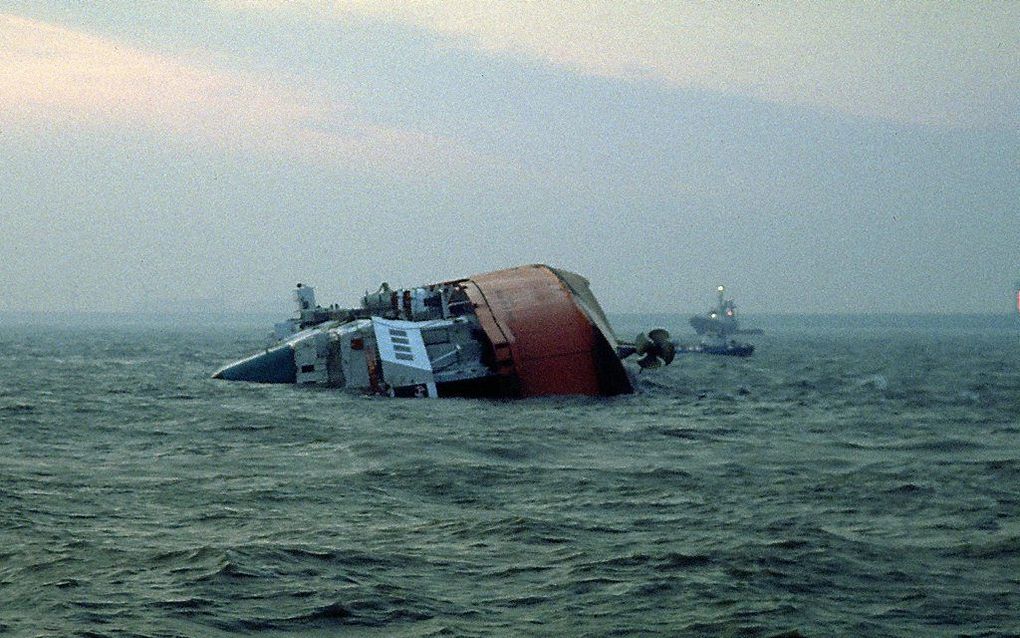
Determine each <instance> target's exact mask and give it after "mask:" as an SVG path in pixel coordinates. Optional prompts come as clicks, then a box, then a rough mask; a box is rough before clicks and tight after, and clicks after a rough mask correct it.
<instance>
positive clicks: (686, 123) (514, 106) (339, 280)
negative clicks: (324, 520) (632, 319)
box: [0, 1, 1020, 312]
mask: <svg viewBox="0 0 1020 638" xmlns="http://www.w3.org/2000/svg"><path fill="white" fill-rule="evenodd" d="M1018 24H1020V11H1018V10H1017V9H1016V8H1015V5H1013V4H1008V3H998V4H983V3H967V4H962V3H947V4H937V3H917V4H914V3H906V4H901V3H892V4H889V3H881V4H875V5H871V4H861V3H849V4H830V3H826V4H821V5H818V4H806V5H797V4H771V3H770V4H767V5H764V7H747V6H743V5H719V6H716V7H712V8H704V7H699V6H697V5H681V4H677V3H643V4H635V3H625V4H623V5H621V4H618V3H587V2H586V3H548V4H545V3H534V4H533V3H527V4H517V3H493V4H488V3H477V2H447V3H421V4H414V5H411V6H410V7H408V6H406V5H405V3H397V2H393V3H386V2H381V3H375V2H374V3H367V2H366V3H362V2H351V3H328V2H308V3H278V2H268V1H247V2H245V1H223V2H207V3H202V2H194V3H160V4H158V5H156V6H147V5H145V4H143V3H137V5H135V4H134V3H132V5H130V6H129V5H120V6H118V7H117V8H103V7H102V6H100V7H98V8H90V9H89V10H85V9H84V8H82V9H75V8H67V7H66V6H64V5H63V4H61V3H36V2H33V3H28V2H25V3H15V5H14V8H13V9H11V10H10V13H8V14H6V15H3V14H0V48H2V49H3V50H4V55H2V56H0V148H2V150H3V153H4V161H3V162H2V163H0V236H2V238H3V239H2V249H0V250H2V253H3V258H2V259H0V310H31V309H53V308H58V307H64V306H67V307H71V308H74V309H82V310H102V309H110V310H129V309H131V308H133V307H137V306H139V305H146V304H156V303H165V302H174V301H186V300H189V299H209V298H214V297H218V296H221V295H222V296H223V297H224V298H225V299H226V300H227V301H226V303H227V305H228V306H229V307H231V308H245V307H261V308H264V307H267V306H269V307H273V306H279V305H283V306H284V307H286V300H287V294H288V290H289V288H290V287H291V286H292V285H293V283H294V282H296V281H299V280H300V281H307V282H309V283H314V284H315V285H316V286H317V287H318V289H319V292H320V298H321V299H322V300H323V301H339V302H343V303H352V302H354V300H355V297H356V296H357V295H358V294H359V293H360V292H361V291H363V290H364V289H366V288H374V287H375V286H376V285H377V284H378V282H380V281H382V280H384V279H385V280H387V281H389V282H391V283H393V284H395V285H401V284H416V283H423V282H426V281H431V280H436V279H441V278H447V277H455V276H461V275H467V274H471V273H474V272H480V271H483V270H487V269H492V268H499V267H504V266H510V265H516V264H518V263H524V262H533V261H540V262H546V263H550V264H553V265H556V266H560V267H564V268H568V269H572V270H576V271H578V272H581V273H582V274H584V275H586V276H587V277H588V278H589V279H591V281H592V283H593V286H594V288H595V290H596V292H597V293H598V294H599V297H600V299H602V301H603V302H604V304H605V305H606V306H607V307H608V308H609V309H611V310H628V309H633V310H662V311H672V310H677V311H688V310H691V309H700V308H701V307H702V306H704V305H705V304H706V303H707V302H708V301H709V300H710V298H711V294H712V289H713V288H714V286H715V285H716V284H717V283H727V284H728V285H729V286H730V289H731V290H732V291H733V292H734V293H735V294H736V295H738V302H742V305H743V306H744V308H745V309H747V310H758V311H793V310H797V309H806V310H809V311H819V312H825V311H829V312H848V311H851V312H852V311H918V312H931V311H934V312H959V311H963V312H966V311H982V310H1001V311H1006V310H1008V309H1009V307H1010V297H1009V294H1008V293H1009V287H1010V286H1011V284H1012V283H1013V282H1014V281H1015V280H1017V279H1020V252H1018V250H1017V243H1018V240H1020V204H1018V201H1020V178H1018V172H1017V169H1018V164H1020V162H1018V160H1020V106H1018V100H1020V98H1018V96H1020V79H1018V72H1017V68H1016V66H1017V65H1016V60H1017V59H1020V35H1018V30H1020V27H1018V26H1017V25H1018Z"/></svg>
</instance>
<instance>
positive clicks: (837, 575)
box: [0, 326, 1020, 638]
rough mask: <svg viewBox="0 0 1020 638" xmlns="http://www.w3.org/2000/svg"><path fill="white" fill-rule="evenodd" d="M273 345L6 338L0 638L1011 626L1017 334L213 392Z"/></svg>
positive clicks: (142, 334)
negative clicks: (515, 380) (542, 385)
mask: <svg viewBox="0 0 1020 638" xmlns="http://www.w3.org/2000/svg"><path fill="white" fill-rule="evenodd" d="M249 334H250V335H252V338H250V339H248V340H246V339H245V335H249ZM260 336H261V333H260V332H258V331H248V327H245V328H244V330H242V329H241V327H237V326H235V327H231V326H216V327H201V328H199V327H195V328H187V329H185V328H174V329H167V328H161V327H159V326H150V327H145V326H133V327H131V328H130V329H128V330H124V331H111V330H109V329H106V328H89V327H79V328H60V329H54V328H51V327H47V328H42V327H33V326H20V327H8V328H4V329H2V330H0V350H2V352H4V353H5V356H7V363H8V365H7V366H5V368H4V369H3V370H2V371H0V432H2V434H3V436H4V442H5V451H6V454H5V455H4V457H3V460H2V462H0V463H2V465H0V477H2V479H3V480H2V481H0V529H2V530H3V535H2V537H0V538H2V539H3V541H4V542H3V543H2V545H0V635H17V636H20V635H31V636H35V635H42V636H50V635H52V636H64V635H76V636H229V635H248V634H258V635H334V634H340V635H355V636H358V635H365V636H379V635H386V636H447V635H449V636H508V635H522V636H530V635H549V636H554V635H556V636H558V635H591V636H610V635H628V636H629V635H694V636H699V635H706V636H719V635H732V636H760V637H774V636H787V637H791V638H792V637H794V636H831V635H860V636H872V635H873V636H918V635H925V636H958V635H975V636H977V635H980V636H1008V635H1017V634H1018V633H1020V625H1018V624H1017V620H1016V619H1017V618H1020V596H1017V594H1016V592H1017V591H1020V577H1018V576H1017V574H1020V541H1018V538H1020V536H1018V531H1020V527H1018V523H1017V521H1018V520H1020V518H1018V515H1020V496H1018V494H1020V469H1018V468H1020V439H1018V437H1017V434H1018V432H1020V421H1018V415H1020V342H1018V340H1017V339H1015V335H1013V339H1012V340H1009V339H1003V338H1002V335H999V336H998V337H997V338H992V337H991V336H989V337H987V338H986V339H985V341H982V338H981V337H980V336H975V335H974V334H971V333H961V334H957V333H956V332H953V331H948V332H933V333H924V332H920V333H918V332H898V333H895V334H892V335H889V334H883V333H880V332H876V333H865V334H863V335H861V334H857V335H854V336H853V337H852V338H850V337H845V336H839V334H838V333H837V334H836V335H835V336H834V335H832V334H828V333H825V332H815V333H807V332H805V331H804V330H803V329H801V330H799V331H797V332H795V333H794V334H791V335H786V336H784V335H782V334H778V335H771V336H765V337H761V338H760V339H758V349H757V350H756V352H755V355H754V356H753V357H751V358H749V359H725V358H712V357H699V356H695V355H687V356H681V357H679V358H678V360H677V361H676V363H675V364H674V365H673V366H671V367H669V368H666V369H664V370H661V371H659V372H658V373H656V374H649V373H644V374H642V375H640V377H639V379H638V385H639V387H640V388H641V390H642V392H641V393H640V394H638V395H635V396H629V397H620V398H614V399H610V400H592V399H578V398H553V399H541V400H531V401H522V402H499V401H471V400H449V401H422V402H418V401H413V400H405V401H400V400H396V401H391V400H385V399H376V398H365V397H357V396H350V395H345V394H337V393H335V392H330V391H321V390H305V389H298V388H294V387H288V386H254V385H245V384H230V383H222V382H217V381H213V380H211V379H209V378H208V374H209V372H210V371H211V370H213V369H215V368H216V367H217V366H218V364H219V363H221V362H222V361H223V360H225V359H229V358H230V357H232V356H235V355H238V354H241V353H243V351H244V350H246V349H247V348H249V347H258V346H259V345H260V344H259V343H258V338H259V337H260ZM1004 343H1005V344H1006V345H1005V346H1004V345H1003V344H1004Z"/></svg>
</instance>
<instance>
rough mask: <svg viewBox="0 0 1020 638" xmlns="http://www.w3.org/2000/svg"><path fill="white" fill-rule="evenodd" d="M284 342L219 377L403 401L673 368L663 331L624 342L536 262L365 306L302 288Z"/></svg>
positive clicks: (591, 382)
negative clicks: (630, 364)
mask: <svg viewBox="0 0 1020 638" xmlns="http://www.w3.org/2000/svg"><path fill="white" fill-rule="evenodd" d="M294 300H295V302H296V303H297V313H296V314H295V316H294V317H293V318H291V319H288V320H286V321H283V322H280V323H278V324H276V326H275V328H274V336H275V338H276V342H275V343H274V344H273V345H272V346H270V347H269V348H266V349H265V350H264V351H263V352H258V353H256V354H253V355H251V356H250V357H247V358H244V359H241V360H239V361H236V362H234V363H231V364H229V365H226V366H224V367H223V368H221V369H220V370H217V371H216V372H215V373H214V374H213V378H216V379H226V380H231V381H251V382H256V383H296V384H315V385H321V386H328V387H334V388H349V389H353V390H358V391H363V392H368V393H373V394H382V395H388V396H406V397H444V396H475V397H499V398H519V397H535V396H547V395H571V394H580V395H592V396H611V395H616V394H625V393H630V392H633V391H634V383H633V380H632V374H631V371H630V370H628V369H627V368H626V367H625V366H624V363H623V359H625V358H627V357H629V356H631V355H639V356H640V358H638V359H637V361H636V363H637V365H638V366H639V367H640V368H641V369H645V368H655V367H660V366H662V365H668V364H669V363H670V362H672V360H673V356H674V353H675V346H674V344H673V343H672V342H671V341H670V339H669V333H668V332H666V331H665V330H662V329H657V330H652V331H650V332H649V333H648V334H647V335H645V334H641V335H638V338H637V339H636V340H635V342H633V343H622V342H620V341H619V340H617V338H616V335H615V333H614V332H613V330H612V327H611V326H610V325H609V321H608V320H607V319H606V315H605V313H604V312H603V310H602V308H601V307H600V306H599V303H598V301H597V300H596V299H595V296H594V295H593V294H592V292H591V289H590V288H589V284H588V280H586V279H585V278H584V277H581V276H580V275H577V274H575V273H572V272H568V271H566V270H560V269H558V268H552V267H549V266H545V265H541V264H534V265H528V266H519V267H516V268H509V269H506V270H499V271H495V272H490V273H484V274H480V275H473V276H471V277H466V278H463V279H454V280H451V281H445V282H442V283H438V284H430V285H424V286H418V287H415V288H402V289H391V288H390V287H389V285H388V284H386V283H384V284H382V285H381V286H380V287H379V289H378V290H377V291H376V292H374V293H366V294H365V296H364V297H363V298H362V299H361V306H360V307H358V308H340V307H338V306H335V305H334V306H330V307H328V308H323V307H321V306H318V305H316V302H315V290H314V289H313V288H311V287H309V286H304V285H302V284H298V286H297V289H296V290H295V291H294Z"/></svg>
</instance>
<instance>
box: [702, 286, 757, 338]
mask: <svg viewBox="0 0 1020 638" xmlns="http://www.w3.org/2000/svg"><path fill="white" fill-rule="evenodd" d="M716 292H718V293H719V302H718V303H717V304H716V306H715V307H714V308H709V310H708V312H707V313H705V314H703V315H694V316H693V317H691V319H690V323H691V327H692V328H694V331H695V332H697V333H698V334H699V335H712V336H718V337H726V336H728V335H731V334H761V330H760V329H757V328H751V329H749V330H741V329H740V326H739V325H738V324H737V306H736V304H734V303H733V300H732V299H726V298H725V294H726V286H719V287H718V288H716Z"/></svg>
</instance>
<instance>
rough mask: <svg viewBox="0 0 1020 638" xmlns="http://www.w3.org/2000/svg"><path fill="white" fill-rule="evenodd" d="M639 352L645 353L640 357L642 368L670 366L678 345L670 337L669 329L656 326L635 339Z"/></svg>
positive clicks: (639, 362) (639, 361)
mask: <svg viewBox="0 0 1020 638" xmlns="http://www.w3.org/2000/svg"><path fill="white" fill-rule="evenodd" d="M634 346H635V348H636V352H637V354H640V355H644V356H642V357H641V358H640V359H638V361H637V364H638V365H639V366H641V369H645V368H659V367H662V366H668V365H669V364H670V363H672V362H673V357H674V356H676V345H674V344H673V342H672V341H670V339H669V331H667V330H664V329H663V328H656V329H655V330H651V331H649V333H648V334H647V335H646V334H645V333H643V332H642V333H641V334H639V335H638V336H637V339H635V340H634Z"/></svg>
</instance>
